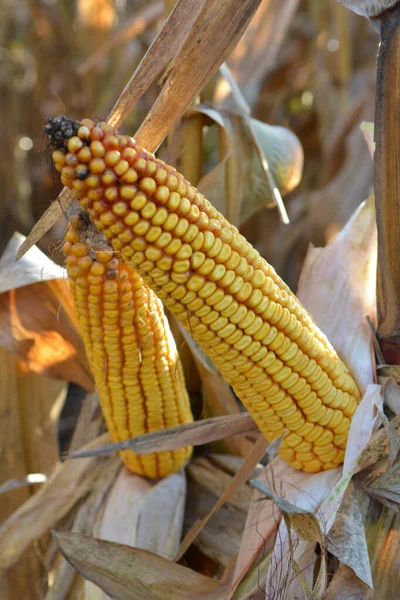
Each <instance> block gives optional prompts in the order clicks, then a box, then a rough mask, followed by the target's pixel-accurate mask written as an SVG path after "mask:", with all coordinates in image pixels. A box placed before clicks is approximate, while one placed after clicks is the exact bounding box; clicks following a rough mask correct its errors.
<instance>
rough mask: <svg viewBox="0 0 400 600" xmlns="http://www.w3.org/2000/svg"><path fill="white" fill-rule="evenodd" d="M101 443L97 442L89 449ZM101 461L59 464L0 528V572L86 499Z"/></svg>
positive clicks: (100, 466)
mask: <svg viewBox="0 0 400 600" xmlns="http://www.w3.org/2000/svg"><path fill="white" fill-rule="evenodd" d="M105 437H106V438H107V437H108V434H105ZM103 439H104V438H103ZM102 441H103V440H102V439H101V438H100V439H99V440H95V442H92V443H90V444H88V447H89V448H90V447H93V446H94V445H95V444H98V443H99V442H100V443H101V442H102ZM107 460H109V459H107ZM113 460H114V457H113ZM115 460H117V459H115ZM102 461H104V459H101V458H83V459H81V460H77V461H67V462H64V463H63V464H61V465H58V466H57V467H56V469H55V470H54V473H53V474H52V475H51V477H50V479H49V481H48V482H47V483H45V484H44V485H43V486H42V487H41V488H40V490H39V491H38V492H36V494H35V495H34V496H32V497H31V498H29V500H27V502H25V503H24V504H23V505H22V506H21V507H20V508H19V509H18V510H16V511H15V512H14V513H13V514H12V515H11V517H10V518H9V519H7V521H5V522H4V523H3V524H2V525H1V526H0V570H1V569H6V568H8V567H9V566H11V565H13V564H14V563H16V562H17V561H18V559H19V557H20V556H21V555H22V553H23V552H24V550H25V549H26V548H27V547H28V546H29V545H30V544H31V543H32V542H33V541H34V540H37V539H39V538H40V537H41V536H42V535H44V534H45V533H46V532H48V530H49V529H50V528H52V527H54V526H55V524H56V523H57V522H58V521H59V520H60V519H62V518H63V517H64V516H65V515H67V514H68V512H69V511H70V510H71V508H72V507H73V506H74V505H75V504H76V503H77V502H78V501H79V500H81V499H82V498H84V497H85V496H86V494H87V493H88V491H89V490H90V489H92V488H93V486H94V485H95V482H96V478H97V477H98V476H99V474H100V473H101V471H102V470H103V462H102Z"/></svg>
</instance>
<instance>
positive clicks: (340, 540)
mask: <svg viewBox="0 0 400 600" xmlns="http://www.w3.org/2000/svg"><path fill="white" fill-rule="evenodd" d="M327 549H328V550H329V551H330V552H331V553H332V554H333V555H334V556H336V557H337V558H338V559H339V560H340V561H341V562H342V563H343V564H345V565H347V566H349V567H351V568H352V569H353V571H354V573H355V574H356V575H357V577H358V578H359V579H360V580H361V581H363V582H364V583H365V584H366V585H368V586H369V587H370V588H371V589H373V584H372V575H371V567H370V562H369V557H368V546H367V541H366V537H365V530H364V523H363V517H362V513H361V509H360V506H359V503H358V494H357V490H356V488H355V486H354V484H353V483H351V482H350V484H349V485H348V487H347V490H346V492H345V494H344V497H343V500H342V503H341V505H340V508H339V510H338V512H337V515H336V519H335V522H334V524H333V526H332V528H331V530H330V532H329V534H328V538H327Z"/></svg>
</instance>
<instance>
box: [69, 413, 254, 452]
mask: <svg viewBox="0 0 400 600" xmlns="http://www.w3.org/2000/svg"><path fill="white" fill-rule="evenodd" d="M256 430H257V426H256V425H255V423H254V421H253V419H252V417H251V416H250V415H249V414H248V413H242V414H240V415H226V416H225V417H215V418H213V419H205V420H204V421H196V422H194V423H188V424H186V425H178V426H177V427H171V428H169V429H163V430H161V431H155V432H153V433H145V434H144V435H141V436H138V437H136V438H131V439H129V440H126V441H124V442H115V443H113V444H107V445H105V446H101V447H98V448H95V449H90V450H77V451H74V452H71V453H70V454H69V455H68V458H82V457H86V456H99V455H102V454H103V455H104V454H111V453H113V452H116V451H119V450H126V449H128V448H129V449H131V450H134V451H135V452H137V453H138V454H148V453H150V452H157V451H165V450H167V451H168V450H175V449H176V448H184V447H185V446H186V445H187V444H190V445H191V446H199V445H201V444H207V443H209V442H213V441H215V440H220V439H223V438H224V437H226V436H229V435H232V434H235V433H239V432H240V433H249V432H251V431H256Z"/></svg>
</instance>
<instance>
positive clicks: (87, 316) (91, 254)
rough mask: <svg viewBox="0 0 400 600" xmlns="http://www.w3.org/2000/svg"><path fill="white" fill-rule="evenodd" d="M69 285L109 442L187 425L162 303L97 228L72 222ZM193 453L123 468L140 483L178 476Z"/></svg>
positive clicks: (131, 459)
mask: <svg viewBox="0 0 400 600" xmlns="http://www.w3.org/2000/svg"><path fill="white" fill-rule="evenodd" d="M64 254H65V256H66V267H67V273H68V280H69V286H70V289H71V292H72V297H73V301H74V306H75V311H76V314H77V316H78V320H79V325H80V329H81V333H82V337H83V340H84V342H85V348H86V352H87V355H88V359H89V363H90V366H91V369H92V371H93V376H94V378H95V382H96V385H97V389H98V392H99V397H100V403H101V407H102V411H103V415H104V418H105V420H106V424H107V427H108V430H109V432H110V435H111V438H112V440H113V441H115V442H117V441H123V440H126V439H128V438H130V437H134V436H138V435H142V434H144V433H150V432H152V431H158V430H159V429H163V428H167V427H174V426H176V425H182V424H183V423H189V422H191V421H192V420H193V417H192V413H191V410H190V403H189V398H188V394H187V391H186V387H185V380H184V376H183V370H182V366H181V364H180V362H179V360H178V353H177V350H176V346H175V342H174V339H173V337H172V334H171V331H170V329H169V325H168V322H167V319H166V317H165V315H164V311H163V307H162V303H161V302H160V300H159V299H158V298H157V296H156V295H155V294H154V292H152V291H151V290H150V289H149V287H148V286H147V285H146V284H145V283H144V282H143V280H142V278H141V277H140V276H139V275H138V274H137V273H136V272H135V271H134V270H133V269H132V268H131V267H129V265H125V264H123V263H121V262H120V261H119V260H118V258H116V257H115V252H113V250H112V248H111V246H110V245H109V244H108V242H107V241H106V240H105V238H104V236H103V235H102V234H99V233H98V232H97V231H96V228H95V227H94V226H93V225H92V224H91V223H90V222H88V220H86V221H85V219H82V217H80V216H74V217H73V218H72V219H71V220H70V222H69V224H68V229H67V232H66V236H65V243H64ZM191 452H192V449H191V448H181V449H178V450H173V451H172V452H155V453H152V454H143V455H138V454H136V453H134V452H132V451H131V450H124V451H122V452H121V453H120V454H121V458H122V460H123V461H124V463H125V464H126V466H127V467H128V468H129V469H130V470H131V471H133V472H134V473H138V474H139V475H145V476H146V477H153V478H154V477H165V476H166V475H169V474H170V473H172V472H174V471H178V470H179V469H180V468H181V467H182V466H183V464H184V463H185V462H186V461H187V460H188V459H189V457H190V455H191Z"/></svg>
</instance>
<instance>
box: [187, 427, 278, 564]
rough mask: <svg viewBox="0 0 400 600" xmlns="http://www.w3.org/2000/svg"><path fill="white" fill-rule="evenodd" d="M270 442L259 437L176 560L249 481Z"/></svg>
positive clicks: (191, 531) (194, 528)
mask: <svg viewBox="0 0 400 600" xmlns="http://www.w3.org/2000/svg"><path fill="white" fill-rule="evenodd" d="M267 446H268V442H267V441H266V440H265V439H264V438H263V436H261V435H260V436H259V437H258V439H257V441H256V442H255V444H254V445H253V447H252V449H251V450H250V452H249V454H248V456H247V458H246V460H245V461H244V463H243V465H242V466H241V467H240V469H239V470H238V471H237V473H236V474H235V475H234V477H233V478H232V480H231V481H230V483H229V485H228V487H227V488H226V489H225V491H224V493H223V494H222V495H221V496H220V497H219V499H218V502H217V503H216V504H215V505H214V506H213V508H212V510H211V511H210V512H209V513H208V515H207V516H206V517H204V518H203V519H201V520H199V521H197V522H196V523H194V525H193V526H192V527H191V529H190V530H189V531H188V532H187V534H186V535H185V537H184V539H183V541H182V543H181V545H180V548H179V552H178V555H177V557H176V560H179V559H180V558H181V557H182V556H183V554H184V553H185V552H186V550H187V549H188V548H189V546H190V544H192V542H193V541H194V540H195V539H196V537H197V535H198V534H199V532H200V531H201V530H202V529H203V527H204V526H205V525H206V524H207V522H208V521H209V520H210V519H211V517H212V516H213V515H214V514H215V513H216V512H217V511H218V510H219V509H220V508H221V507H222V506H223V505H224V504H225V503H226V502H227V501H228V500H229V499H230V498H231V497H232V495H233V494H234V493H235V492H236V491H237V490H238V489H239V488H240V487H241V486H242V485H243V484H244V483H245V482H246V481H247V480H248V478H249V476H250V474H251V473H252V471H253V469H254V467H255V466H256V465H257V463H258V462H259V461H260V460H261V458H262V457H263V455H264V453H265V450H266V449H267Z"/></svg>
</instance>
